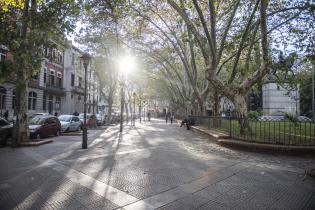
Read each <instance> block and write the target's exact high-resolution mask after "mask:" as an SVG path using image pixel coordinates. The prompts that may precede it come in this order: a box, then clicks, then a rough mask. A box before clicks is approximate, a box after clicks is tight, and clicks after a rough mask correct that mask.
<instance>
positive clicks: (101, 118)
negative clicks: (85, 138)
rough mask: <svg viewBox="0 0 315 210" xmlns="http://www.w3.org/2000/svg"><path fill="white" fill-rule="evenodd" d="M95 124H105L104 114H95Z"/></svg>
mask: <svg viewBox="0 0 315 210" xmlns="http://www.w3.org/2000/svg"><path fill="white" fill-rule="evenodd" d="M96 120H97V125H104V124H105V115H102V114H96Z"/></svg>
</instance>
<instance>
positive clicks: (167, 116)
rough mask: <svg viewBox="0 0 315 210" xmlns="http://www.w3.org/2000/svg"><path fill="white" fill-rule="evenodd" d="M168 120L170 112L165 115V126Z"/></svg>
mask: <svg viewBox="0 0 315 210" xmlns="http://www.w3.org/2000/svg"><path fill="white" fill-rule="evenodd" d="M169 118H171V113H170V112H168V113H167V114H166V115H165V121H166V124H167V121H168V119H169Z"/></svg>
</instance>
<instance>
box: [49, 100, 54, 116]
mask: <svg viewBox="0 0 315 210" xmlns="http://www.w3.org/2000/svg"><path fill="white" fill-rule="evenodd" d="M53 100H54V97H53V96H51V95H50V96H49V97H48V112H49V113H50V114H52V111H53V109H54V106H53V104H54V103H53Z"/></svg>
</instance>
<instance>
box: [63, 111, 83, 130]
mask: <svg viewBox="0 0 315 210" xmlns="http://www.w3.org/2000/svg"><path fill="white" fill-rule="evenodd" d="M58 119H59V121H60V123H61V132H69V131H79V130H80V129H81V126H82V122H81V121H80V119H79V118H78V117H77V116H74V115H60V116H59V117H58Z"/></svg>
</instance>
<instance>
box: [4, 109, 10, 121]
mask: <svg viewBox="0 0 315 210" xmlns="http://www.w3.org/2000/svg"><path fill="white" fill-rule="evenodd" d="M3 118H4V119H6V120H8V118H9V111H8V110H7V111H5V113H4V114H3Z"/></svg>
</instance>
